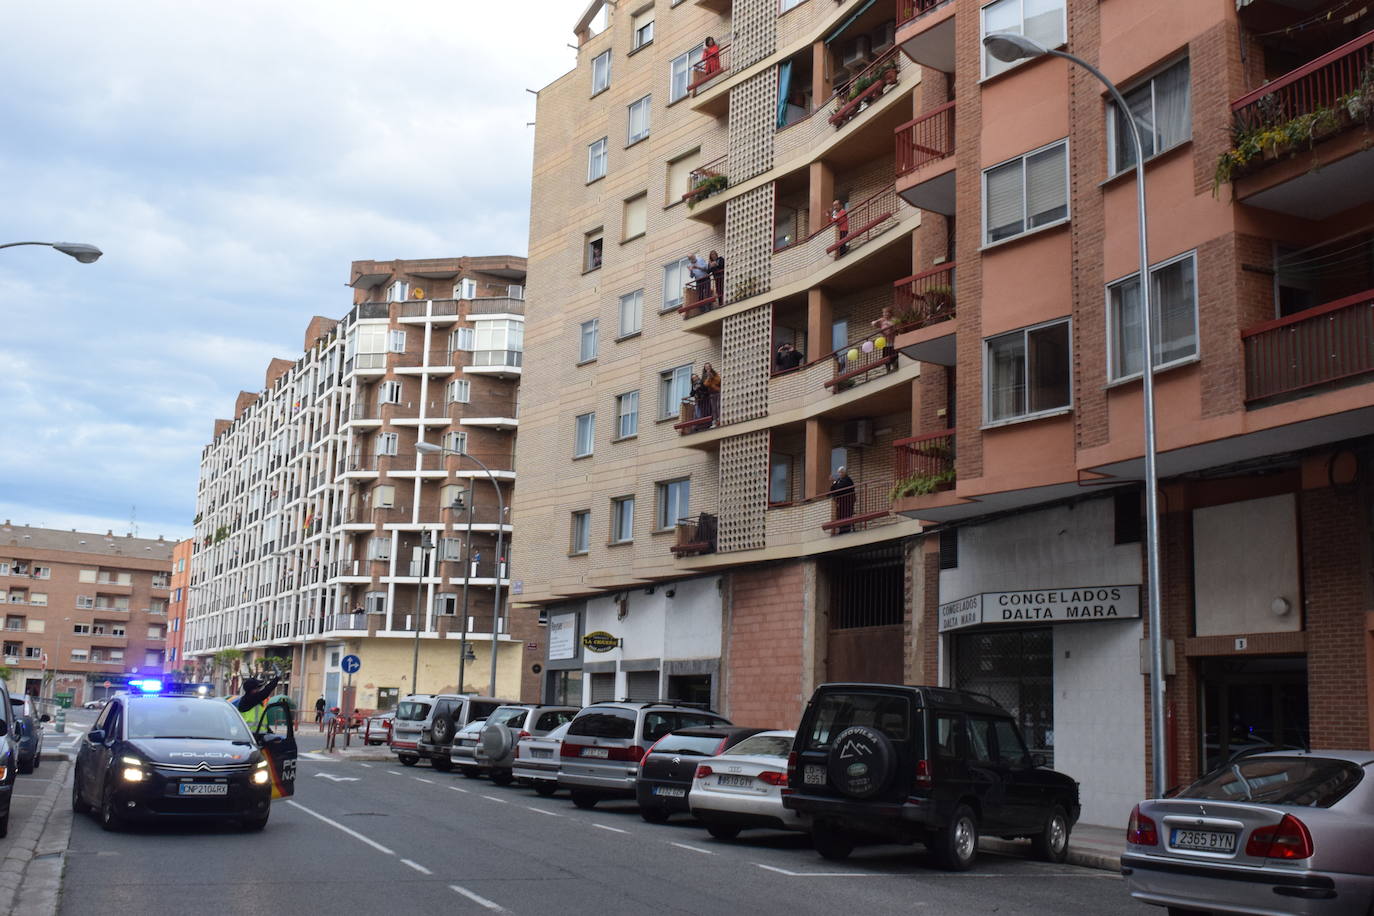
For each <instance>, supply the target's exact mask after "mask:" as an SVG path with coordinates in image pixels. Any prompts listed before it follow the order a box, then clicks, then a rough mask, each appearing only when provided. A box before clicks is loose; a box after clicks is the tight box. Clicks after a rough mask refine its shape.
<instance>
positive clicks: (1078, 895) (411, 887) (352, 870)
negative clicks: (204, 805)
mask: <svg viewBox="0 0 1374 916" xmlns="http://www.w3.org/2000/svg"><path fill="white" fill-rule="evenodd" d="M312 743H313V742H312ZM299 772H300V779H299V781H298V784H297V785H298V790H297V794H296V797H295V798H294V799H292V800H290V801H284V802H277V803H276V804H275V806H274V808H273V811H272V820H271V823H269V824H268V826H267V829H266V830H265V831H264V832H262V833H259V834H246V833H240V832H238V830H237V829H236V828H235V827H233V826H228V825H215V824H205V823H175V824H170V825H152V826H143V827H139V828H136V829H134V830H132V831H130V832H125V833H116V834H109V833H105V832H103V831H102V830H101V829H100V827H99V826H98V825H97V823H96V822H95V821H94V820H93V819H92V818H90V817H85V816H82V817H78V818H76V820H75V822H74V825H73V829H72V837H71V845H70V850H69V853H68V856H67V866H66V873H65V877H64V881H63V890H62V899H61V906H60V910H59V912H60V913H61V914H63V916H87V914H90V916H108V914H110V913H121V912H125V913H138V914H140V916H162V914H168V916H172V914H175V916H190V914H198V913H207V914H210V913H213V914H216V916H225V914H272V916H281V914H283V913H311V914H314V913H340V914H346V916H362V914H373V913H377V914H402V913H404V914H407V916H408V914H416V913H449V912H457V913H491V912H509V913H557V914H560V916H561V914H567V913H594V914H597V916H610V914H620V913H626V914H634V916H644V914H646V913H653V914H657V913H692V914H738V913H750V914H772V913H778V914H786V916H799V914H810V913H815V914H824V916H856V914H867V913H898V912H902V913H905V912H910V911H918V912H925V913H931V914H944V913H959V914H977V913H998V914H1053V916H1070V914H1079V913H1081V914H1093V916H1100V914H1102V913H1112V914H1113V916H1117V914H1121V916H1124V914H1130V913H1158V912H1159V911H1158V910H1155V909H1153V908H1148V907H1144V906H1141V905H1137V904H1135V903H1134V902H1133V901H1131V900H1130V899H1129V898H1128V897H1127V896H1126V895H1125V891H1124V889H1123V886H1122V882H1121V879H1120V878H1119V877H1118V876H1116V875H1114V874H1111V873H1109V872H1104V871H1095V870H1090V869H1083V868H1075V867H1072V866H1056V865H1047V864H1044V863H1039V862H1031V861H1026V860H1021V859H1014V858H1004V857H999V856H993V855H989V854H986V853H985V854H983V855H982V856H981V857H980V860H979V863H978V865H977V866H976V867H975V869H974V870H973V871H972V872H968V873H964V874H951V873H948V872H943V871H939V870H936V869H935V868H933V867H932V866H931V865H930V863H929V862H928V860H927V858H926V856H925V853H924V852H923V851H921V850H920V849H919V847H913V848H906V847H899V846H877V847H868V848H862V849H860V850H858V851H857V852H856V853H855V854H854V855H853V857H852V858H851V859H850V860H849V861H846V862H842V863H836V862H828V861H826V860H824V859H821V858H820V857H819V856H817V855H816V853H815V852H814V851H812V850H811V848H810V844H809V840H808V839H807V838H806V837H804V836H801V835H794V834H787V833H781V832H768V831H752V832H745V833H744V834H743V835H742V836H741V838H740V839H739V840H736V841H734V842H720V841H717V840H714V839H712V838H711V837H710V836H708V835H707V834H706V832H705V831H704V830H702V829H701V828H700V827H698V826H697V825H695V823H694V822H692V821H691V820H689V819H687V818H685V817H683V818H681V819H677V818H675V819H674V821H673V822H672V823H670V824H667V825H662V826H656V825H653V824H649V823H646V822H645V821H643V820H642V819H640V817H639V814H638V811H637V810H636V808H635V806H634V804H633V802H630V803H620V802H611V803H606V802H603V803H602V804H601V805H598V806H597V808H596V809H595V810H593V811H582V810H578V809H577V808H574V807H573V805H572V804H571V802H569V801H568V800H567V799H566V797H564V796H563V795H561V794H560V795H559V796H557V797H554V798H540V797H538V796H537V795H535V794H534V793H533V792H531V791H529V790H528V789H522V788H519V787H516V786H511V787H506V788H503V787H499V786H496V785H494V784H492V783H490V782H488V781H486V780H474V779H465V778H463V777H462V776H460V775H457V774H456V773H455V774H446V773H438V772H435V771H434V770H432V769H430V768H428V767H427V766H424V765H421V766H419V767H414V768H407V767H402V766H400V765H399V764H397V763H361V762H356V761H351V762H348V761H326V760H314V759H310V758H309V757H306V758H303V759H302V761H301V764H300V770H299Z"/></svg>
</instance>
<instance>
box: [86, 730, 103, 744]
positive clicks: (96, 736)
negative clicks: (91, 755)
mask: <svg viewBox="0 0 1374 916" xmlns="http://www.w3.org/2000/svg"><path fill="white" fill-rule="evenodd" d="M86 740H87V741H89V742H91V744H104V743H105V730H104V729H102V728H93V729H91V730H90V731H88V732H86Z"/></svg>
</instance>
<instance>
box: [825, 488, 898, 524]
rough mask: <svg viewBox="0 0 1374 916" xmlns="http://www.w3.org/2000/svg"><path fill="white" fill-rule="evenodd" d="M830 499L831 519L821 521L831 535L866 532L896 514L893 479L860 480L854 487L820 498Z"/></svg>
mask: <svg viewBox="0 0 1374 916" xmlns="http://www.w3.org/2000/svg"><path fill="white" fill-rule="evenodd" d="M826 499H828V500H830V520H829V521H827V522H823V523H821V530H822V531H827V532H829V533H830V534H831V536H837V535H841V534H850V533H851V532H854V531H863V530H865V529H866V528H868V527H869V526H870V525H873V524H874V523H876V522H879V521H881V520H883V519H887V518H889V517H890V516H891V515H892V482H891V481H888V480H877V481H869V482H867V483H858V484H855V485H854V487H853V488H852V489H846V490H839V491H835V492H831V493H827V494H826V495H825V496H821V497H817V500H826Z"/></svg>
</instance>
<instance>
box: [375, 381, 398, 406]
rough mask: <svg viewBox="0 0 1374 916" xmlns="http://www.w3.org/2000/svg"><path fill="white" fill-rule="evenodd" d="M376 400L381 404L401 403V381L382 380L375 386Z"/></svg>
mask: <svg viewBox="0 0 1374 916" xmlns="http://www.w3.org/2000/svg"><path fill="white" fill-rule="evenodd" d="M377 401H378V402H379V403H382V404H399V403H401V383H400V382H395V381H388V382H382V383H381V384H380V385H378V386H377Z"/></svg>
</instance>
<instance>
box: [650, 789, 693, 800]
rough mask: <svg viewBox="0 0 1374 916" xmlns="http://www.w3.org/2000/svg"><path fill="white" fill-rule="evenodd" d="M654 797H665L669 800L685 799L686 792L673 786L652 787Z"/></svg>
mask: <svg viewBox="0 0 1374 916" xmlns="http://www.w3.org/2000/svg"><path fill="white" fill-rule="evenodd" d="M654 794H655V795H666V796H668V797H669V798H686V797H687V790H686V789H678V788H674V787H673V786H654Z"/></svg>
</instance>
